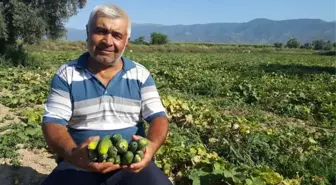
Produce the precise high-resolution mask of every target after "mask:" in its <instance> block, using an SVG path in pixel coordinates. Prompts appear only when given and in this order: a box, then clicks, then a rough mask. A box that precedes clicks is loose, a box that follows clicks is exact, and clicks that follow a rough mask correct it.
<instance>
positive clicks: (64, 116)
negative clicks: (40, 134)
mask: <svg viewBox="0 0 336 185" xmlns="http://www.w3.org/2000/svg"><path fill="white" fill-rule="evenodd" d="M63 71H64V70H63ZM71 115H72V104H71V99H70V89H69V84H68V83H67V81H66V77H65V75H64V73H62V71H59V72H57V73H56V74H55V75H54V76H53V78H52V80H51V84H50V91H49V95H48V98H47V101H46V103H45V111H44V114H43V119H42V124H45V123H51V122H52V123H59V124H62V125H67V124H68V121H69V120H70V117H71Z"/></svg>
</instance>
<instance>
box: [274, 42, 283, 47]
mask: <svg viewBox="0 0 336 185" xmlns="http://www.w3.org/2000/svg"><path fill="white" fill-rule="evenodd" d="M274 47H276V48H282V47H283V44H282V43H281V42H276V43H274Z"/></svg>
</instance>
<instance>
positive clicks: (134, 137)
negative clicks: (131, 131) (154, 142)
mask: <svg viewBox="0 0 336 185" xmlns="http://www.w3.org/2000/svg"><path fill="white" fill-rule="evenodd" d="M141 138H142V137H141V136H138V135H133V136H132V139H133V140H139V139H141Z"/></svg>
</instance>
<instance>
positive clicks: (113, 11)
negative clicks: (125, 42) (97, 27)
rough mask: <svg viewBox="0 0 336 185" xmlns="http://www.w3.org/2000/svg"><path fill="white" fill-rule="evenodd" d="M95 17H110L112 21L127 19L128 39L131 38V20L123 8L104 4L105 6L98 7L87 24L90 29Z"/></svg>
mask: <svg viewBox="0 0 336 185" xmlns="http://www.w3.org/2000/svg"><path fill="white" fill-rule="evenodd" d="M95 16H98V17H108V18H112V19H119V18H126V20H127V21H128V26H127V38H130V37H131V20H130V19H129V17H128V15H127V13H126V12H125V11H124V10H122V9H121V8H119V7H118V6H116V5H112V4H103V5H98V6H96V7H95V8H94V9H93V10H92V12H91V14H90V17H89V20H88V23H87V27H88V29H90V27H91V23H92V21H93V19H94V18H95Z"/></svg>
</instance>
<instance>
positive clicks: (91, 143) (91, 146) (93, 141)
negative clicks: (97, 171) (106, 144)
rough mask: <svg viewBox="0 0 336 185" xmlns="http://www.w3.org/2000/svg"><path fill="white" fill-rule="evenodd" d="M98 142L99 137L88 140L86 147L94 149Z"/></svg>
mask: <svg viewBox="0 0 336 185" xmlns="http://www.w3.org/2000/svg"><path fill="white" fill-rule="evenodd" d="M98 143H99V139H96V140H92V141H90V143H89V144H88V149H89V150H95V149H96V148H97V146H98Z"/></svg>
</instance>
